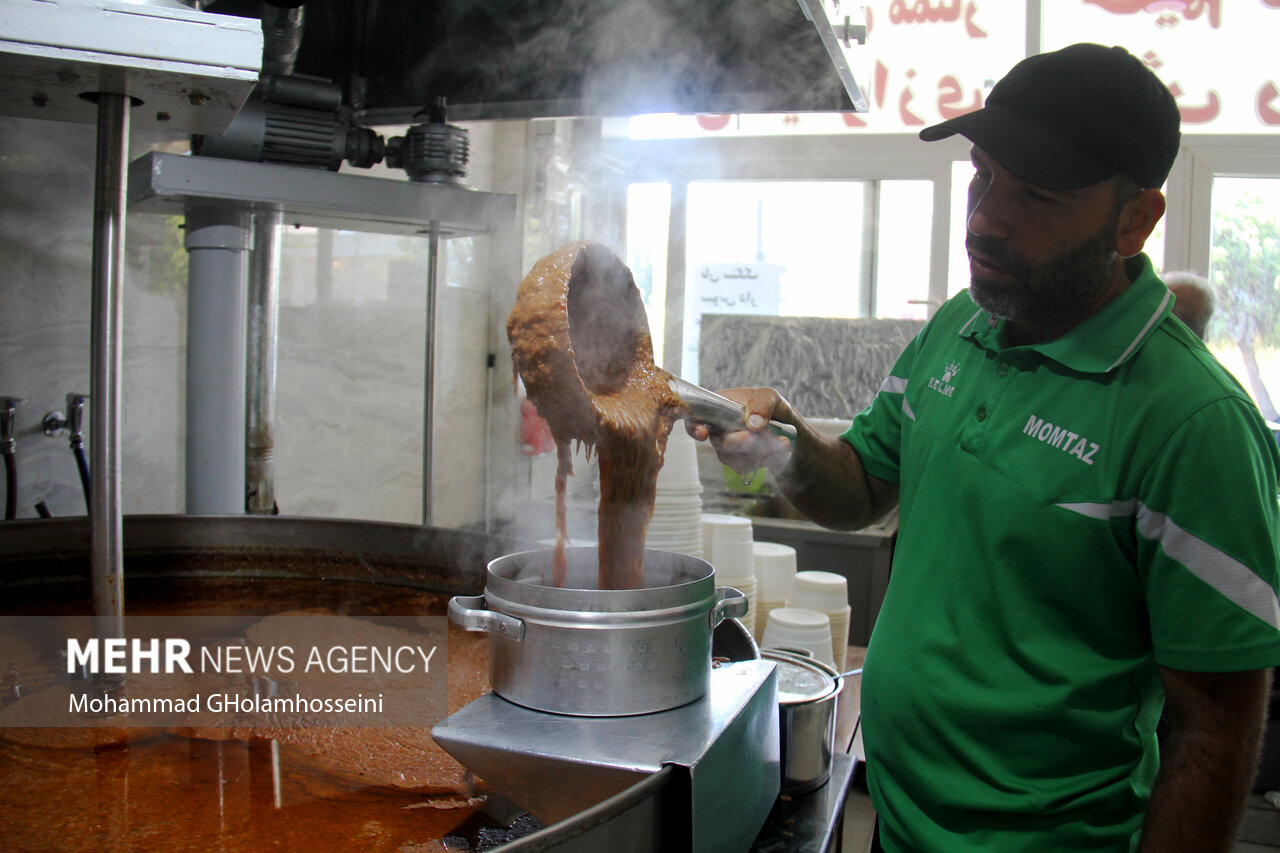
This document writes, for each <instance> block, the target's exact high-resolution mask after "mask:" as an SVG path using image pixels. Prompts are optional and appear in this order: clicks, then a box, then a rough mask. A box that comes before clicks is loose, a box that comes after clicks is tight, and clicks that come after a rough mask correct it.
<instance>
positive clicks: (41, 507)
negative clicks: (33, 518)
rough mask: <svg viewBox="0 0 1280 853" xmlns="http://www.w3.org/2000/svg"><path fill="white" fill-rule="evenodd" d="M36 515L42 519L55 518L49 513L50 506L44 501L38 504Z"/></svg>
mask: <svg viewBox="0 0 1280 853" xmlns="http://www.w3.org/2000/svg"><path fill="white" fill-rule="evenodd" d="M36 515H38V516H40V517H41V518H53V513H51V512H49V505H48V504H46V503H45V502H44V501H40V503H38V504H36Z"/></svg>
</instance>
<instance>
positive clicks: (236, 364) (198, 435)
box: [186, 204, 250, 515]
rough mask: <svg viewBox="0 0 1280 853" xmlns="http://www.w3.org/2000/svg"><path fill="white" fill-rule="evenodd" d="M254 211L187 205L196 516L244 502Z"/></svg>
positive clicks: (191, 492) (190, 479)
mask: <svg viewBox="0 0 1280 853" xmlns="http://www.w3.org/2000/svg"><path fill="white" fill-rule="evenodd" d="M246 216H247V214H245V213H243V212H241V211H238V210H229V209H224V208H217V207H213V206H207V207H206V206H200V205H194V204H193V205H190V206H189V207H188V209H187V230H186V247H187V252H188V255H189V258H190V263H189V265H188V288H187V442H186V448H187V464H186V474H187V481H186V498H187V501H186V511H187V513H188V514H189V515H216V514H237V515H238V514H241V513H243V512H244V507H245V482H244V471H245V462H244V450H245V434H244V432H245V325H246V313H247V301H248V296H247V290H248V284H247V272H246V269H245V262H244V261H245V251H246V250H247V249H248V248H249V233H250V232H249V228H248V222H247V220H246Z"/></svg>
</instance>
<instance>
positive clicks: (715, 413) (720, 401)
mask: <svg viewBox="0 0 1280 853" xmlns="http://www.w3.org/2000/svg"><path fill="white" fill-rule="evenodd" d="M667 385H668V387H670V388H671V390H672V391H674V392H675V393H676V395H677V396H678V397H679V398H680V399H681V401H682V402H683V403H684V404H685V406H686V407H687V408H688V410H689V412H688V413H689V416H691V417H692V418H693V419H694V420H697V421H700V422H702V423H704V424H706V425H707V426H708V427H712V428H715V429H722V430H724V429H741V428H743V427H745V426H746V424H745V421H744V418H743V416H744V415H745V414H746V407H744V406H743V405H742V404H741V403H735V402H734V401H733V400H730V399H729V398H728V397H726V396H724V395H723V394H717V393H716V392H715V391H708V390H707V389H706V388H703V387H702V386H701V385H694V384H693V383H692V382H689V381H688V380H685V379H681V378H680V377H678V376H672V377H670V378H669V379H668V380H667ZM769 432H771V433H773V434H774V435H780V436H782V437H783V438H785V439H787V440H788V441H792V442H794V441H795V440H796V428H795V427H793V426H792V425H791V424H784V423H782V422H781V421H769Z"/></svg>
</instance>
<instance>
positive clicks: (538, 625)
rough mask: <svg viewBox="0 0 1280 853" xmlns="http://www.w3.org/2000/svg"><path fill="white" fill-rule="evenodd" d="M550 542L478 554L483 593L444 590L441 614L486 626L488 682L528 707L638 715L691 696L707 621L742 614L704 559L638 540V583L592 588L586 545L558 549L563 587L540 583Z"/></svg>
mask: <svg viewBox="0 0 1280 853" xmlns="http://www.w3.org/2000/svg"><path fill="white" fill-rule="evenodd" d="M553 553H554V552H553V551H552V550H550V549H545V550H539V551H525V552H522V553H518V554H508V555H506V556H504V557H499V558H498V559H496V560H494V561H493V562H491V563H490V564H489V568H488V575H487V578H486V583H485V588H484V595H476V596H455V597H454V598H453V599H451V600H450V601H449V618H450V619H451V620H452V621H453V622H454V623H455V624H457V625H459V626H461V627H463V628H466V629H467V630H468V631H488V632H489V634H490V637H489V684H490V686H491V687H492V688H493V692H494V693H497V694H498V695H499V696H501V697H502V698H504V699H506V700H508V701H510V702H514V703H516V704H517V705H523V706H525V707H527V708H533V709H535V710H539V711H550V712H552V713H557V714H573V715H579V716H588V717H614V716H625V715H628V714H647V713H651V712H654V711H666V710H669V709H671V708H677V707H679V706H681V705H685V704H687V703H689V702H692V701H694V700H695V699H698V698H700V697H702V696H703V695H704V694H705V693H706V692H707V689H708V687H709V685H710V680H711V640H712V632H713V631H714V629H715V627H716V625H717V624H719V623H720V621H721V620H722V619H725V618H727V617H734V616H742V615H744V614H745V613H746V609H747V599H746V596H744V595H743V594H742V593H741V592H739V591H738V590H736V589H733V588H732V587H716V585H715V579H714V575H713V571H712V568H711V564H710V563H708V562H707V561H706V560H700V559H698V558H697V557H690V556H688V555H685V554H674V553H669V552H666V551H646V552H645V557H644V576H645V583H646V586H645V587H644V588H641V589H616V590H613V589H611V590H601V589H595V588H594V587H595V585H596V576H597V573H598V558H597V551H596V549H595V548H568V549H566V556H567V557H568V586H566V587H563V588H559V587H555V586H552V585H551V563H552V556H553Z"/></svg>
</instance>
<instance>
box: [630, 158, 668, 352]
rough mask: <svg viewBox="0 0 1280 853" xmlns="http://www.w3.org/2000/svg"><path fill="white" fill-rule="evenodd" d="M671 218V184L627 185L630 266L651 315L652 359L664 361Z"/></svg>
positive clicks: (647, 310) (646, 309) (649, 316)
mask: <svg viewBox="0 0 1280 853" xmlns="http://www.w3.org/2000/svg"><path fill="white" fill-rule="evenodd" d="M670 220H671V185H670V184H668V183H644V184H631V185H630V186H628V187H627V266H628V267H630V268H631V274H632V275H633V276H635V279H636V286H637V287H638V288H639V289H640V298H641V299H642V300H643V301H644V310H645V314H647V315H648V318H649V334H650V335H651V336H652V338H653V360H654V363H656V364H662V342H663V337H664V336H663V330H664V327H663V324H664V323H665V321H666V316H667V310H666V301H667V234H668V231H669V222H670Z"/></svg>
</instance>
